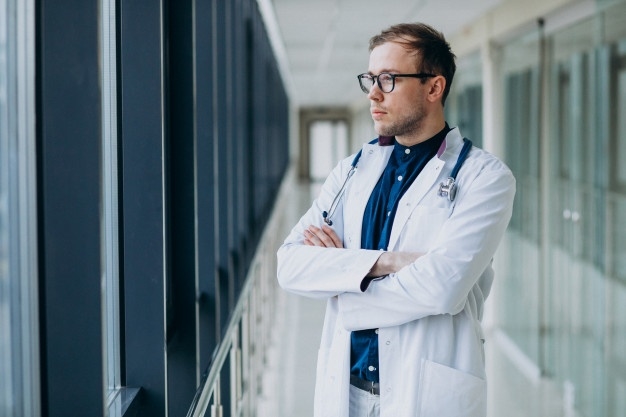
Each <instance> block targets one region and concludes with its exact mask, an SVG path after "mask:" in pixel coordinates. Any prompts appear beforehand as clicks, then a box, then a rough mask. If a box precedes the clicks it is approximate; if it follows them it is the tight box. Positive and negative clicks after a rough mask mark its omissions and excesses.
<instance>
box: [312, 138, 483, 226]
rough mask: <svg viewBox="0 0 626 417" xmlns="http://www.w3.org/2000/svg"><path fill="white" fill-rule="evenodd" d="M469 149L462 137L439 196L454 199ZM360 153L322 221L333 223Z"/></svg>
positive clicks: (470, 142)
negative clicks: (332, 218) (457, 154)
mask: <svg viewBox="0 0 626 417" xmlns="http://www.w3.org/2000/svg"><path fill="white" fill-rule="evenodd" d="M377 141H378V139H374V140H373V141H371V142H370V144H374V143H376V142H377ZM471 149H472V141H471V140H469V139H467V138H463V149H461V152H460V153H459V157H458V158H457V160H456V163H455V164H454V167H453V168H452V171H451V172H450V176H449V177H448V178H447V180H446V182H445V183H443V182H442V183H440V184H439V191H438V195H439V196H441V197H446V198H447V199H448V200H450V201H454V199H455V197H456V193H457V192H458V187H457V185H456V176H457V175H458V173H459V170H460V169H461V167H462V166H463V163H464V162H465V160H466V159H467V156H468V155H469V153H470V151H471ZM362 153H363V150H362V149H361V150H360V151H359V152H358V153H357V154H356V156H355V157H354V159H353V160H352V164H350V170H349V171H348V174H347V175H346V179H345V180H344V181H343V184H342V185H341V188H340V189H339V191H338V192H337V194H336V195H335V198H333V201H332V203H331V204H330V208H329V209H328V211H322V217H323V218H324V222H325V223H326V224H327V225H329V226H332V225H333V221H332V220H331V217H332V216H333V214H335V211H336V210H337V207H338V206H339V201H340V200H341V197H342V196H343V194H344V193H345V191H346V185H347V184H348V181H349V180H350V178H351V177H352V175H354V173H355V172H356V168H357V165H358V163H359V159H361V154H362Z"/></svg>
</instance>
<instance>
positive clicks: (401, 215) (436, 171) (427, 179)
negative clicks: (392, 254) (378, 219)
mask: <svg viewBox="0 0 626 417" xmlns="http://www.w3.org/2000/svg"><path fill="white" fill-rule="evenodd" d="M444 165H445V161H442V160H441V159H439V158H438V157H434V158H433V159H431V160H430V161H429V162H428V164H426V166H425V167H424V169H423V170H422V172H421V173H420V174H419V175H418V176H417V178H416V179H415V181H414V182H413V184H411V186H410V187H409V189H408V190H407V191H406V193H405V194H404V195H403V196H402V198H401V199H400V201H399V202H398V209H397V210H396V216H395V218H394V220H393V228H392V229H391V236H390V237H389V246H388V248H389V249H390V250H393V248H394V247H395V245H396V242H397V240H398V237H399V236H400V232H401V231H402V229H403V228H404V226H405V225H406V222H407V221H408V220H409V217H411V213H412V212H413V210H414V209H415V207H417V205H418V204H419V203H420V202H421V201H422V199H423V198H424V197H425V196H426V194H427V193H428V192H429V190H431V188H433V186H434V185H435V183H436V182H437V180H438V179H439V175H440V173H441V170H442V168H443V166H444ZM431 192H436V191H434V190H433V191H431Z"/></svg>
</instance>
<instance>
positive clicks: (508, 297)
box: [493, 34, 541, 363]
mask: <svg viewBox="0 0 626 417" xmlns="http://www.w3.org/2000/svg"><path fill="white" fill-rule="evenodd" d="M538 54H539V48H538V39H537V36H536V34H532V35H529V36H527V37H525V38H522V39H519V40H517V41H514V42H512V43H510V44H508V45H506V46H504V47H503V50H502V56H503V59H502V62H503V64H504V68H503V70H504V71H503V75H504V79H503V84H502V85H503V86H504V94H503V99H504V117H505V121H504V124H503V125H504V129H505V131H504V135H505V137H506V144H505V162H506V163H507V164H508V165H509V167H510V168H511V170H512V171H513V173H514V175H515V177H516V179H517V194H516V197H515V202H514V207H513V217H512V219H511V223H510V226H509V233H507V236H506V238H505V240H504V242H503V245H502V246H501V250H500V251H499V252H498V261H503V262H502V264H503V265H506V268H499V269H498V278H497V282H498V283H497V285H496V288H497V291H496V293H495V294H494V299H493V300H494V303H495V304H496V311H497V312H496V314H495V316H496V318H497V320H498V322H497V324H498V326H499V327H500V328H501V329H503V330H504V331H505V332H506V333H507V335H509V337H510V338H511V339H512V340H513V341H514V342H515V343H516V344H517V345H518V346H519V347H520V348H521V350H522V351H523V352H524V353H525V354H526V355H527V356H528V357H529V358H530V359H531V360H532V361H534V362H535V363H539V362H540V357H539V323H540V314H541V309H540V307H541V305H540V300H541V297H540V294H541V292H540V291H541V287H540V283H541V280H540V273H541V271H540V250H539V246H538V242H539V231H540V228H539V225H540V216H539V215H540V206H539V196H540V188H539V174H540V170H539V166H540V160H541V159H540V156H541V155H540V153H539V148H540V146H539V136H538V133H539V118H538V109H539V101H538V100H539V94H537V91H538V90H539V89H538V82H539V77H538V61H539V60H538Z"/></svg>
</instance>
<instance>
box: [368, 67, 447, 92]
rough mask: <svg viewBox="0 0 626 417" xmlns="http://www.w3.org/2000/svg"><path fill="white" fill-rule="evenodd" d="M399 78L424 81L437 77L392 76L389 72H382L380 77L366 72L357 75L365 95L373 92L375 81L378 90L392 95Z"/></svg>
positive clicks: (421, 74)
mask: <svg viewBox="0 0 626 417" xmlns="http://www.w3.org/2000/svg"><path fill="white" fill-rule="evenodd" d="M397 77H411V78H420V79H423V78H430V77H436V75H435V74H427V73H424V72H420V73H419V74H390V73H388V72H381V73H380V74H378V75H372V74H368V73H367V72H365V73H363V74H359V75H357V78H358V79H359V85H360V86H361V90H363V92H364V93H365V94H369V93H370V91H372V87H373V86H374V81H376V82H377V83H378V88H380V91H382V92H383V93H391V92H392V91H393V88H394V87H395V86H396V78H397Z"/></svg>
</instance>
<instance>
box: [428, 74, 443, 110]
mask: <svg viewBox="0 0 626 417" xmlns="http://www.w3.org/2000/svg"><path fill="white" fill-rule="evenodd" d="M429 85H430V90H429V91H428V101H430V102H432V103H434V102H436V101H441V100H442V98H443V92H444V90H445V89H446V79H445V78H444V77H443V75H438V76H436V77H433V78H431V80H430V83H429Z"/></svg>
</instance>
